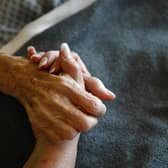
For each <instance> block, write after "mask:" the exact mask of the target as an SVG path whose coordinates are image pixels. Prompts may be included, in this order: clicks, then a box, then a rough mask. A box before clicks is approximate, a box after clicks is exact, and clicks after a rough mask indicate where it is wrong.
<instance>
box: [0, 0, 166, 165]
mask: <svg viewBox="0 0 168 168" xmlns="http://www.w3.org/2000/svg"><path fill="white" fill-rule="evenodd" d="M167 8H168V2H167V1H166V0H141V1H138V0H103V1H99V2H97V3H96V4H95V5H94V6H92V7H91V8H89V9H87V10H86V11H83V12H81V13H80V14H78V15H76V16H74V17H72V18H70V19H68V20H66V21H64V22H62V23H60V24H59V25H57V26H55V27H53V28H51V29H50V30H48V31H46V32H44V33H43V34H41V35H39V36H38V37H36V38H34V39H32V40H31V41H30V42H29V43H28V44H26V45H25V46H24V47H23V48H22V49H21V50H20V51H18V53H17V54H18V55H23V54H25V53H26V52H25V51H26V46H27V45H30V44H31V45H35V46H36V47H37V48H38V49H39V50H44V49H45V50H48V49H56V48H58V47H59V45H60V43H61V42H63V41H67V42H68V43H70V44H71V46H72V48H73V49H74V50H76V51H78V52H79V53H80V54H81V56H82V59H83V60H84V61H85V62H86V64H87V66H88V67H89V69H90V71H91V72H92V73H93V74H94V75H95V76H98V77H99V78H101V79H102V80H103V81H104V83H105V84H106V85H107V86H108V87H109V88H110V89H111V90H113V91H114V92H115V93H116V95H117V99H116V101H115V102H108V103H106V104H107V107H108V111H107V115H106V116H105V117H104V118H103V119H101V120H100V122H99V125H98V126H97V127H96V128H95V129H94V130H92V131H90V132H88V133H84V134H83V135H82V136H81V139H80V144H79V152H78V159H77V165H76V168H93V167H94V168H167V167H168V32H167V28H168V13H167ZM0 101H1V103H2V105H1V119H0V120H2V121H0V123H1V127H0V129H1V130H0V131H1V134H2V133H3V134H2V135H3V136H1V143H0V145H1V146H0V148H1V152H0V153H1V156H0V163H4V164H5V166H3V167H5V168H8V167H9V168H10V167H12V168H14V167H16V168H18V167H21V166H22V164H23V163H24V161H25V160H26V159H27V157H28V156H29V154H30V152H31V151H32V149H33V145H34V138H33V135H32V132H31V128H30V125H29V122H28V120H27V117H26V113H25V112H24V109H23V107H22V106H21V105H20V104H19V103H18V102H17V101H16V100H15V99H13V98H11V97H8V96H5V95H2V94H1V95H0ZM67 168H68V167H67Z"/></svg>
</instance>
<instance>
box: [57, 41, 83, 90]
mask: <svg viewBox="0 0 168 168" xmlns="http://www.w3.org/2000/svg"><path fill="white" fill-rule="evenodd" d="M60 59H61V67H62V70H63V71H64V72H65V73H67V74H69V75H70V76H71V77H72V78H73V79H74V80H75V81H77V82H78V83H79V84H80V85H81V86H82V87H84V79H83V74H82V71H81V68H80V66H79V64H78V63H77V62H76V61H75V59H74V58H73V56H72V52H71V50H70V48H69V46H68V44H67V43H63V44H62V45H61V50H60Z"/></svg>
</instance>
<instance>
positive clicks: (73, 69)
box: [72, 62, 80, 72]
mask: <svg viewBox="0 0 168 168" xmlns="http://www.w3.org/2000/svg"><path fill="white" fill-rule="evenodd" d="M79 70H80V67H79V65H78V64H77V63H75V62H74V64H73V66H72V71H74V72H78V71H79Z"/></svg>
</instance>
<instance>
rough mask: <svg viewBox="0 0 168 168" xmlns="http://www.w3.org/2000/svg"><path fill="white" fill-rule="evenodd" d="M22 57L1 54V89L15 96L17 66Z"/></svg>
mask: <svg viewBox="0 0 168 168" xmlns="http://www.w3.org/2000/svg"><path fill="white" fill-rule="evenodd" d="M20 60H23V59H22V58H20V57H14V56H7V55H5V54H0V91H1V92H3V93H5V94H9V95H12V96H14V94H15V92H16V91H15V89H16V75H17V73H16V72H15V70H16V66H17V64H18V63H19V61H20Z"/></svg>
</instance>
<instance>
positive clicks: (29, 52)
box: [27, 46, 37, 59]
mask: <svg viewBox="0 0 168 168" xmlns="http://www.w3.org/2000/svg"><path fill="white" fill-rule="evenodd" d="M34 54H37V51H36V49H35V47H33V46H29V47H27V56H28V59H30V57H31V56H32V55H34Z"/></svg>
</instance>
